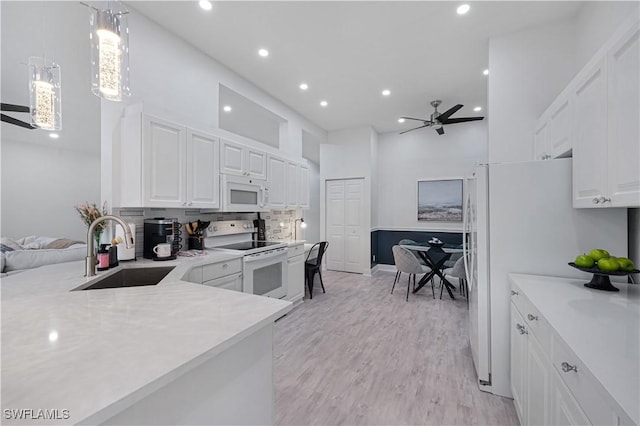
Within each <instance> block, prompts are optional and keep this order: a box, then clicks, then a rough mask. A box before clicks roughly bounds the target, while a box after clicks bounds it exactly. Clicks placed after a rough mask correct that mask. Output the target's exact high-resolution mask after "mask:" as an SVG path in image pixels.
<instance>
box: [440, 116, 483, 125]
mask: <svg viewBox="0 0 640 426" xmlns="http://www.w3.org/2000/svg"><path fill="white" fill-rule="evenodd" d="M480 120H484V117H460V118H450V119H448V120H445V121H441V123H442V124H456V123H466V122H467V121H480Z"/></svg>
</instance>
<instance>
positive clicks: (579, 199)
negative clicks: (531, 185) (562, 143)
mask: <svg viewBox="0 0 640 426" xmlns="http://www.w3.org/2000/svg"><path fill="white" fill-rule="evenodd" d="M639 34H640V32H639V24H638V18H637V17H636V18H634V19H632V20H631V21H628V22H627V23H626V24H625V25H623V26H621V28H620V30H619V32H618V33H616V35H614V37H612V39H611V40H609V41H608V42H607V43H606V44H605V46H604V47H603V48H602V49H601V51H600V52H599V53H598V54H597V55H596V56H595V58H594V59H593V60H592V61H591V62H590V63H589V64H588V65H587V66H586V67H585V69H584V70H583V71H582V72H581V73H580V74H579V75H578V77H577V80H578V81H577V84H576V88H575V90H574V96H573V100H574V103H575V108H574V114H573V129H574V132H575V133H576V135H575V139H576V143H575V146H574V152H573V158H574V160H573V164H574V171H573V206H574V207H598V208H601V207H640V174H639V173H638V170H640V144H639V143H638V140H639V138H640V130H639V128H638V117H639V116H640V84H639V80H640V57H639V49H640V45H639Z"/></svg>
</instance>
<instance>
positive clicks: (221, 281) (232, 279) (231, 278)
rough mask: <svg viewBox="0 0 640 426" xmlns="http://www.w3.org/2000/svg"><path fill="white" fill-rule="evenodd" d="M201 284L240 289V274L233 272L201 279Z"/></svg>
mask: <svg viewBox="0 0 640 426" xmlns="http://www.w3.org/2000/svg"><path fill="white" fill-rule="evenodd" d="M202 284H203V285H208V286H210V287H218V288H223V289H225V290H233V291H242V274H240V273H235V274H232V275H227V276H225V277H222V278H216V279H213V280H208V281H203V282H202Z"/></svg>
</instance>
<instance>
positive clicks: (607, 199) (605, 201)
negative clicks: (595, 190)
mask: <svg viewBox="0 0 640 426" xmlns="http://www.w3.org/2000/svg"><path fill="white" fill-rule="evenodd" d="M601 202H602V203H610V202H611V198H608V197H602V200H601Z"/></svg>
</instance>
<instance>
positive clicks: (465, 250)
mask: <svg viewBox="0 0 640 426" xmlns="http://www.w3.org/2000/svg"><path fill="white" fill-rule="evenodd" d="M470 211H471V195H469V194H467V206H466V208H465V210H464V215H462V229H463V234H462V257H463V258H464V274H465V276H466V278H467V286H471V285H473V283H472V282H471V275H470V274H469V243H468V241H467V240H468V238H469V234H470V231H469V220H470V217H469V216H470Z"/></svg>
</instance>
